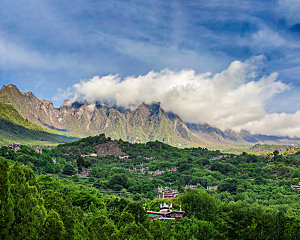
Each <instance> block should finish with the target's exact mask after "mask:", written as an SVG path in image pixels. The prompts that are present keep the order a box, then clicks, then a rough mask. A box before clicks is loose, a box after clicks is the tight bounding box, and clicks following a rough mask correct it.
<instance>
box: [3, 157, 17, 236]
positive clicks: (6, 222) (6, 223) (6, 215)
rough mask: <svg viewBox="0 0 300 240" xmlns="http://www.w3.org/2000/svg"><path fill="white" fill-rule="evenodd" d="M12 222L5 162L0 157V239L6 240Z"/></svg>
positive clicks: (11, 200) (11, 204)
mask: <svg viewBox="0 0 300 240" xmlns="http://www.w3.org/2000/svg"><path fill="white" fill-rule="evenodd" d="M13 221H14V212H13V198H12V195H11V193H10V187H9V181H8V163H7V160H6V159H4V158H2V157H0V226H1V227H0V239H7V238H8V233H9V229H10V227H11V225H12V223H13Z"/></svg>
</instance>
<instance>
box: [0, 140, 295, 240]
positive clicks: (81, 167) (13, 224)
mask: <svg viewBox="0 0 300 240" xmlns="http://www.w3.org/2000/svg"><path fill="white" fill-rule="evenodd" d="M108 144H110V145H108ZM104 145H105V146H106V147H107V146H110V147H111V148H114V149H110V150H107V153H110V154H113V155H107V156H105V154H104V153H105V152H104V153H103V149H101V146H104ZM99 152H101V154H102V155H101V156H100V154H99ZM96 155H99V156H96ZM114 155H115V156H114ZM117 155H119V156H117ZM0 156H2V157H1V160H0V161H1V163H0V184H1V188H0V191H1V193H0V203H1V207H0V224H1V226H3V227H2V228H1V230H0V231H1V232H0V235H1V236H0V238H1V239H51V238H52V239H299V236H300V235H299V228H300V195H299V192H298V191H297V190H295V189H292V188H291V187H290V185H291V184H298V182H299V181H300V180H299V178H300V171H299V164H300V161H299V155H297V154H294V155H287V156H282V155H281V154H280V153H279V152H274V153H272V156H255V155H249V154H246V153H243V154H241V155H233V154H226V155H225V154H222V153H221V152H220V151H209V150H207V149H203V148H190V149H178V148H175V147H171V146H169V145H166V144H163V143H160V142H149V143H146V144H130V143H127V142H123V141H121V140H120V141H115V142H112V141H111V140H110V139H109V138H105V136H104V135H99V136H97V137H89V138H85V139H82V140H80V141H77V142H72V143H67V144H63V145H59V146H58V147H56V148H52V149H47V148H44V149H43V151H42V153H37V152H36V151H35V150H34V149H32V148H30V147H27V146H20V149H19V150H18V151H16V152H15V151H14V150H12V149H9V148H7V147H1V149H0ZM22 165H23V166H22ZM154 173H155V174H154ZM197 183H198V188H197V189H195V190H191V189H188V190H185V186H186V185H187V184H197ZM216 185H217V189H216V190H213V191H209V190H207V189H206V188H207V186H216ZM159 186H164V187H165V186H168V187H170V188H173V189H178V190H179V191H180V195H179V196H178V197H177V198H176V199H174V201H173V205H174V208H175V209H179V207H180V206H181V207H182V209H183V210H185V211H186V214H185V217H184V218H183V220H182V221H180V222H175V221H154V222H151V221H150V220H149V219H148V218H147V216H146V213H145V211H144V208H143V205H144V203H146V209H148V208H150V209H153V210H157V209H158V207H159V204H160V202H161V200H160V199H155V198H154V197H155V196H156V195H157V192H156V190H155V189H156V188H157V187H159Z"/></svg>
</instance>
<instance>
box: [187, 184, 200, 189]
mask: <svg viewBox="0 0 300 240" xmlns="http://www.w3.org/2000/svg"><path fill="white" fill-rule="evenodd" d="M198 186H200V183H197V185H185V189H195V188H197V187H198Z"/></svg>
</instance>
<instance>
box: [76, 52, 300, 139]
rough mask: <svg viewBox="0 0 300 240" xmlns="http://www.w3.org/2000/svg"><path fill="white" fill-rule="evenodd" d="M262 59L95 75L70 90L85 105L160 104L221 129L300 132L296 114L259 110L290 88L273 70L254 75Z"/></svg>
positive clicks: (188, 118) (189, 118)
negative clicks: (212, 67)
mask: <svg viewBox="0 0 300 240" xmlns="http://www.w3.org/2000/svg"><path fill="white" fill-rule="evenodd" d="M264 59H265V57H264V56H257V57H254V58H250V59H248V60H247V61H245V62H241V61H233V62H232V63H231V64H230V66H229V67H228V68H227V69H225V70H224V71H222V72H220V73H217V74H214V75H212V74H211V73H203V74H196V73H195V71H194V70H182V71H179V72H174V71H171V70H169V69H164V70H162V71H160V72H154V71H151V72H149V73H148V74H146V75H140V76H136V77H134V76H130V77H126V78H125V79H121V78H120V77H119V76H118V75H107V76H103V77H99V76H95V77H93V78H92V79H90V80H87V81H81V82H80V83H77V84H75V85H73V89H74V94H75V95H76V97H77V99H84V100H86V101H88V102H89V103H94V102H96V101H98V102H113V103H115V104H117V105H119V106H123V107H127V108H135V107H137V106H138V105H140V104H141V103H143V102H144V103H147V104H151V103H153V102H161V106H162V108H163V109H165V110H166V111H172V112H174V113H176V114H178V115H179V116H180V117H181V118H182V119H183V120H185V121H187V122H196V123H201V122H207V123H209V124H211V125H213V126H217V127H219V128H221V129H223V130H225V129H234V130H241V129H245V130H249V131H251V132H253V133H264V134H276V135H289V136H300V132H299V112H297V113H295V114H285V113H282V114H269V113H267V112H266V110H265V104H266V102H267V101H268V100H269V99H271V98H272V97H273V96H275V95H276V94H278V93H281V92H284V91H286V90H287V89H289V88H290V87H289V86H288V85H287V84H285V83H283V82H281V81H278V80H277V77H278V74H277V73H272V74H270V75H266V76H260V73H261V68H262V66H263V62H264ZM74 100H75V99H74ZM297 123H298V124H297ZM287 124H288V126H289V128H287V127H286V126H287Z"/></svg>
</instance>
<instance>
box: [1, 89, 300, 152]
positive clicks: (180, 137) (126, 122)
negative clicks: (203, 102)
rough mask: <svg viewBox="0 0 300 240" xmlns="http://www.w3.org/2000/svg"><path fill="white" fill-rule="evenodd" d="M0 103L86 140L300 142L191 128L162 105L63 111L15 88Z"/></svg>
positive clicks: (214, 144) (211, 144)
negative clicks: (97, 137)
mask: <svg viewBox="0 0 300 240" xmlns="http://www.w3.org/2000/svg"><path fill="white" fill-rule="evenodd" d="M0 102H2V103H5V104H10V105H12V106H13V107H14V108H15V109H16V110H17V111H18V112H19V113H20V114H21V115H22V116H23V117H24V118H26V119H28V121H30V122H33V123H36V124H38V125H40V126H42V127H45V128H48V129H57V130H60V131H68V132H71V133H73V134H76V135H79V136H82V137H85V136H90V135H98V134H100V133H105V134H106V136H109V137H111V138H113V139H119V138H121V139H123V140H127V141H131V142H147V141H153V140H158V141H162V142H165V143H168V144H171V145H174V146H181V147H184V146H204V147H208V148H221V149H224V148H230V147H232V146H235V147H237V146H240V145H246V144H249V143H251V144H255V143H265V142H267V143H269V144H272V143H281V142H282V143H284V144H286V143H287V142H290V143H293V144H299V143H300V139H289V138H282V137H269V136H264V135H251V134H250V133H247V132H242V133H241V134H240V133H237V132H234V131H221V130H220V129H218V128H215V127H212V126H210V125H208V124H190V123H185V122H183V121H182V119H181V118H180V117H179V116H178V115H176V114H173V113H168V112H165V111H164V110H163V109H162V108H161V107H160V104H159V103H154V104H151V105H147V104H142V105H140V106H139V107H137V108H136V109H134V110H129V109H123V108H118V107H107V106H103V105H99V104H87V103H78V102H75V103H73V104H68V102H67V101H65V102H64V104H63V105H62V106H61V107H59V108H54V107H53V104H52V102H50V101H47V100H39V99H38V98H37V97H35V96H34V95H33V93H31V92H27V93H23V92H20V91H19V89H18V88H17V87H16V86H14V85H11V84H10V85H7V86H3V87H2V88H1V90H0Z"/></svg>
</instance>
